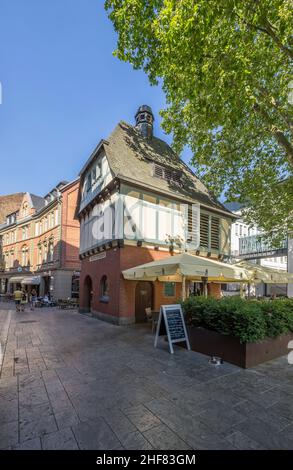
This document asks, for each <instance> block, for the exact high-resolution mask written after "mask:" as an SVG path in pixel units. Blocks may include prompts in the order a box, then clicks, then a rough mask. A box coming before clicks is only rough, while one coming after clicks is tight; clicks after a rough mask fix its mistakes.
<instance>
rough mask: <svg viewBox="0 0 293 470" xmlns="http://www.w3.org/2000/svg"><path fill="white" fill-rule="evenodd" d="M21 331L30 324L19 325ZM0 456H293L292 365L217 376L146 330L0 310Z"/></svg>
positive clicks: (218, 370)
mask: <svg viewBox="0 0 293 470" xmlns="http://www.w3.org/2000/svg"><path fill="white" fill-rule="evenodd" d="M23 322H28V323H23ZM0 342H1V351H2V355H1V356H0V449H19V450H21V449H23V450H25V449H27V450H31V449H36V450H37V449H68V450H69V449H97V450H98V449H101V450H107V449H117V450H119V449H129V450H130V449H138V450H145V449H158V450H167V449H173V450H184V449H195V450H196V449H292V448H293V405H292V403H293V366H290V365H289V364H288V363H287V358H286V357H283V358H279V359H276V360H274V361H271V362H268V363H265V364H262V365H260V366H258V367H255V368H254V369H249V370H243V369H240V368H238V367H236V366H233V365H231V364H227V363H226V364H223V365H222V366H220V367H215V366H212V365H210V364H209V363H208V357H206V356H204V355H201V354H198V353H195V352H189V351H186V350H185V349H183V348H178V347H176V348H175V354H174V355H170V354H169V352H168V347H167V344H165V343H164V342H163V341H161V342H160V347H159V348H158V349H154V347H153V336H152V334H151V331H150V328H149V325H148V326H141V325H136V326H129V327H117V326H115V325H110V324H107V323H104V322H101V321H99V320H96V319H93V318H90V317H88V316H83V315H80V314H78V313H77V312H76V311H70V312H69V311H61V310H59V309H49V308H48V309H41V310H38V309H36V310H35V311H28V312H25V313H18V314H17V313H16V312H15V311H14V310H13V308H11V305H10V304H0Z"/></svg>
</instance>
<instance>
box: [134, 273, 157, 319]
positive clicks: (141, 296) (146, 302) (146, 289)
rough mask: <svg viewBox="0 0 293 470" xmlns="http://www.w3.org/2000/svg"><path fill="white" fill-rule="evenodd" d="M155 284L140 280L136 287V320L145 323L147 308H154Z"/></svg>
mask: <svg viewBox="0 0 293 470" xmlns="http://www.w3.org/2000/svg"><path fill="white" fill-rule="evenodd" d="M153 290H154V289H153V284H152V282H149V281H139V282H138V283H137V284H136V288H135V321H136V323H143V322H144V321H145V320H146V315H145V309H146V308H147V307H151V308H153Z"/></svg>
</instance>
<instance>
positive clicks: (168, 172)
mask: <svg viewBox="0 0 293 470" xmlns="http://www.w3.org/2000/svg"><path fill="white" fill-rule="evenodd" d="M153 176H155V177H156V178H161V179H163V180H166V181H168V182H170V183H173V184H174V183H176V184H181V177H182V172H181V171H178V170H172V169H170V168H166V167H164V166H162V165H158V164H157V163H154V165H153Z"/></svg>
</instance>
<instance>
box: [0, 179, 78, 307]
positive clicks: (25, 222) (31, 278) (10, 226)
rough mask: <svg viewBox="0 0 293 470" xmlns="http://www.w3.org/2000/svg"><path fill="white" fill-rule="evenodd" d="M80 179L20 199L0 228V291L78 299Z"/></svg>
mask: <svg viewBox="0 0 293 470" xmlns="http://www.w3.org/2000/svg"><path fill="white" fill-rule="evenodd" d="M78 187H79V180H78V179H76V180H75V181H72V182H71V183H67V182H61V183H59V184H58V185H57V186H56V187H55V188H53V189H52V191H50V192H49V193H48V194H47V195H46V196H44V197H40V196H36V195H34V194H30V193H24V194H23V195H22V198H21V201H20V203H19V207H18V208H17V209H16V210H14V211H13V212H9V213H7V214H6V220H5V222H4V223H2V225H0V240H1V243H0V245H1V249H0V251H1V253H0V257H1V258H2V265H1V267H0V292H1V293H2V294H4V293H11V292H13V290H14V289H15V287H16V286H17V285H22V287H26V288H27V289H28V290H30V289H31V288H32V286H34V287H35V288H36V289H37V290H38V293H39V295H41V296H42V295H45V294H49V295H50V296H51V297H54V298H55V299H56V300H57V299H64V298H68V297H72V296H75V297H77V296H78V295H79V274H80V261H79V221H78V219H77V217H76V205H77V196H78Z"/></svg>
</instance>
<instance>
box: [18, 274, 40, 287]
mask: <svg viewBox="0 0 293 470" xmlns="http://www.w3.org/2000/svg"><path fill="white" fill-rule="evenodd" d="M21 284H22V285H25V286H39V285H40V284H41V276H30V277H24V278H23V279H22V281H21Z"/></svg>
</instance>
